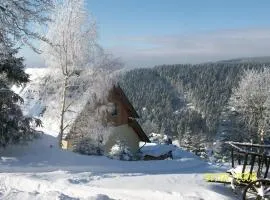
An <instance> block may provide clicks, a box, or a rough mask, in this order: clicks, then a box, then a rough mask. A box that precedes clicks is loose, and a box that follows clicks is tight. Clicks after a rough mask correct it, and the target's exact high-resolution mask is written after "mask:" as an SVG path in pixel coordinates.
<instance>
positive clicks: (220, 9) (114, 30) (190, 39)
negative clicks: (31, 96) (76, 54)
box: [23, 0, 270, 68]
mask: <svg viewBox="0 0 270 200" xmlns="http://www.w3.org/2000/svg"><path fill="white" fill-rule="evenodd" d="M86 2H87V10H88V11H89V12H90V13H91V14H92V15H93V16H94V18H95V19H96V21H97V25H98V34H99V43H100V44H101V45H102V46H103V48H105V49H106V50H107V51H108V52H110V53H112V54H113V55H115V56H116V57H119V58H120V59H121V60H122V61H123V62H124V63H125V65H126V66H127V67H129V68H135V67H152V66H155V65H161V64H180V63H200V62H208V61H217V60H223V59H231V58H239V57H254V56H270V12H269V8H270V1H269V0H259V1H258V0H237V1H236V0H86ZM23 53H24V56H25V57H26V64H27V66H28V67H41V66H43V65H44V64H43V61H42V60H41V59H40V57H39V56H38V55H35V54H34V53H32V52H31V51H30V50H29V49H24V51H23Z"/></svg>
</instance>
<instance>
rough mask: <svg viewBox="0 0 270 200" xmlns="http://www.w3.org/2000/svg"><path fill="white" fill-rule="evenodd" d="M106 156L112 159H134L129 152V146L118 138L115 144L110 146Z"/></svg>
mask: <svg viewBox="0 0 270 200" xmlns="http://www.w3.org/2000/svg"><path fill="white" fill-rule="evenodd" d="M108 157H109V158H112V159H117V160H127V161H129V160H133V159H134V156H133V154H132V153H131V151H130V149H129V147H128V146H127V145H126V144H125V142H123V141H120V140H117V141H116V144H115V145H113V146H112V148H111V151H110V152H109V155H108Z"/></svg>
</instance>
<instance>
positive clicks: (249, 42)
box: [110, 28, 270, 67]
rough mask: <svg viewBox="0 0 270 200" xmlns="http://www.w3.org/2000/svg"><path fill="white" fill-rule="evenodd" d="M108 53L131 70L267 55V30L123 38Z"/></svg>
mask: <svg viewBox="0 0 270 200" xmlns="http://www.w3.org/2000/svg"><path fill="white" fill-rule="evenodd" d="M134 44H135V45H134ZM110 50H111V51H112V52H113V53H114V54H115V55H117V56H120V57H122V59H123V60H124V61H125V62H126V64H127V65H128V66H130V67H132V66H135V67H146V66H153V65H159V64H175V63H200V62H207V61H216V60H221V59H230V58H237V57H254V56H269V55H270V28H269V29H266V28H265V29H238V30H224V31H215V32H208V33H197V34H196V33H194V34H190V35H167V36H142V37H134V38H122V39H121V45H118V46H114V47H112V48H111V49H110ZM141 65H142V66H141Z"/></svg>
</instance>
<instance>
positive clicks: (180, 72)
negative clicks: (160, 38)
mask: <svg viewBox="0 0 270 200" xmlns="http://www.w3.org/2000/svg"><path fill="white" fill-rule="evenodd" d="M265 66H266V65H265V64H260V63H259V64H254V63H252V64H251V63H241V64H239V63H211V64H200V65H162V66H157V67H155V68H152V69H134V70H131V71H129V72H127V73H125V74H124V75H123V76H122V77H121V79H120V84H121V86H122V87H123V88H124V90H125V92H126V93H127V96H128V97H129V98H130V100H131V102H132V103H133V104H134V106H135V108H136V110H137V111H138V112H139V115H140V116H141V120H140V123H141V124H142V126H143V128H144V130H145V132H146V133H148V134H149V133H151V132H157V133H162V134H168V135H170V136H172V137H175V138H178V139H179V141H180V144H181V145H183V146H185V145H191V146H193V148H194V149H198V148H200V147H201V145H202V144H203V145H204V146H205V145H206V144H207V143H212V142H213V141H214V140H216V139H217V138H218V137H219V136H220V131H224V129H226V131H227V132H228V133H229V132H231V123H228V116H230V113H229V111H228V109H227V108H228V107H227V103H228V100H229V98H230V97H231V93H232V89H233V88H235V87H237V86H238V82H239V81H240V79H241V76H242V75H243V72H244V71H245V70H249V69H258V70H259V69H262V68H263V67H265ZM232 118H233V117H229V119H232ZM224 126H225V128H224ZM239 126H240V125H239Z"/></svg>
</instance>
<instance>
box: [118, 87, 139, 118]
mask: <svg viewBox="0 0 270 200" xmlns="http://www.w3.org/2000/svg"><path fill="white" fill-rule="evenodd" d="M113 89H114V91H115V92H116V94H117V95H118V97H119V98H120V100H121V101H122V102H123V106H124V107H125V109H126V110H127V112H128V114H129V117H133V118H139V115H138V113H137V112H136V110H135V109H134V107H133V106H132V104H131V103H130V101H129V99H128V98H127V96H126V95H125V93H124V91H123V90H122V88H121V87H120V86H119V85H114V87H113Z"/></svg>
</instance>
